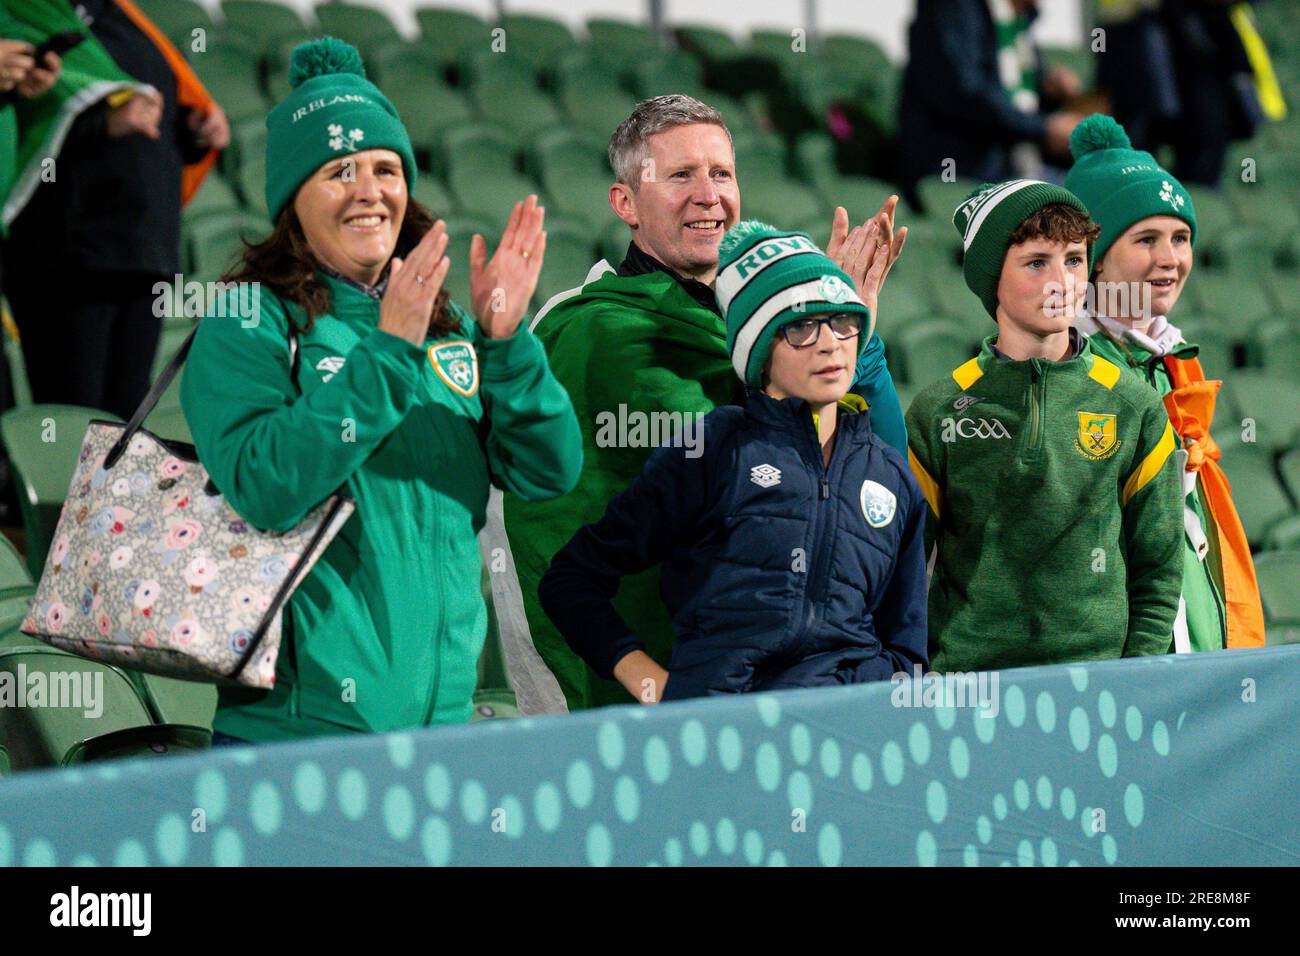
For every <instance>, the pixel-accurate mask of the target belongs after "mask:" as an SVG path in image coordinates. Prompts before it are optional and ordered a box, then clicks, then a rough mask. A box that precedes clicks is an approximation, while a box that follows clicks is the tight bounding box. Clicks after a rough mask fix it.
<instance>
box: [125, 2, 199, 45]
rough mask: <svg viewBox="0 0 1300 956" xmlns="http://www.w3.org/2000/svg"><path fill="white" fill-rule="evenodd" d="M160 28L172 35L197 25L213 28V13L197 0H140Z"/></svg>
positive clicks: (144, 10) (141, 6)
mask: <svg viewBox="0 0 1300 956" xmlns="http://www.w3.org/2000/svg"><path fill="white" fill-rule="evenodd" d="M136 6H138V7H139V8H140V11H141V12H142V13H143V14H144V15H145V16H146V17H148V18H149V19H150V20H151V21H152V22H153V24H154V26H156V27H157V28H158V29H159V30H161V31H162V32H163V33H165V34H167V36H168V37H171V36H173V35H176V34H182V33H183V34H188V33H189V32H190V31H191V30H193V29H194V28H195V27H202V28H204V29H205V30H211V29H212V28H213V27H214V25H215V24H214V23H213V22H212V15H211V14H210V13H208V11H207V9H206V8H205V7H204V6H203V4H201V3H198V2H196V0H139V2H138V3H137V4H136Z"/></svg>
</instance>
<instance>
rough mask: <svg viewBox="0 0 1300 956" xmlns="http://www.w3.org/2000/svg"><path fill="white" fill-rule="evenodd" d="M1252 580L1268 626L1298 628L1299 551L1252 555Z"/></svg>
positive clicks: (1299, 597) (1299, 606)
mask: <svg viewBox="0 0 1300 956" xmlns="http://www.w3.org/2000/svg"><path fill="white" fill-rule="evenodd" d="M1255 576H1256V577H1257V578H1258V579H1259V593H1260V597H1262V598H1263V600H1264V617H1265V619H1266V620H1267V621H1268V622H1269V623H1271V624H1283V623H1285V624H1300V588H1297V587H1296V582H1297V581H1300V551H1265V552H1263V553H1262V554H1257V555H1255Z"/></svg>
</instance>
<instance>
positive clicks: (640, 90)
mask: <svg viewBox="0 0 1300 956" xmlns="http://www.w3.org/2000/svg"><path fill="white" fill-rule="evenodd" d="M632 84H633V88H634V89H635V90H636V95H637V98H638V99H642V100H648V99H650V98H651V97H652V96H662V95H664V94H666V93H685V94H686V95H687V96H693V97H695V98H696V99H697V100H702V101H704V102H708V101H709V97H710V96H712V95H713V94H712V93H711V92H710V91H709V90H708V89H707V88H706V87H705V85H704V68H703V66H702V65H701V64H700V61H699V60H697V59H696V58H695V57H693V56H691V55H690V54H689V53H686V52H684V51H682V50H674V51H672V52H671V53H663V54H660V55H658V56H653V57H649V58H648V59H646V60H644V61H642V62H641V63H638V64H637V65H636V66H635V67H633V78H632ZM715 108H716V107H715ZM723 118H724V119H726V116H725V114H724V116H723Z"/></svg>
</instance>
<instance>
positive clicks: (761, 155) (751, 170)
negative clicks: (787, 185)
mask: <svg viewBox="0 0 1300 956" xmlns="http://www.w3.org/2000/svg"><path fill="white" fill-rule="evenodd" d="M731 141H732V145H733V146H734V147H735V151H736V176H737V178H738V179H739V180H740V185H741V197H742V199H743V198H744V192H745V186H746V185H748V183H749V182H750V181H751V180H753V179H757V178H762V179H781V180H784V179H786V178H787V177H786V155H785V140H783V139H782V138H781V137H780V136H779V135H777V134H776V133H773V132H764V133H759V132H755V131H753V130H733V131H732V133H731Z"/></svg>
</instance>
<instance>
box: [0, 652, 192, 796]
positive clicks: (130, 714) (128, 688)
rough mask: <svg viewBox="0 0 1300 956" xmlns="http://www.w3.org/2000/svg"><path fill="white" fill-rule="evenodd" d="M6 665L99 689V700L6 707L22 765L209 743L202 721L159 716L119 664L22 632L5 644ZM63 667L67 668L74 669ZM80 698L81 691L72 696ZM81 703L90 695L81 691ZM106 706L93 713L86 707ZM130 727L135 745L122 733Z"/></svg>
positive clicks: (11, 741) (2, 718) (14, 760)
mask: <svg viewBox="0 0 1300 956" xmlns="http://www.w3.org/2000/svg"><path fill="white" fill-rule="evenodd" d="M0 672H5V673H7V674H8V675H10V680H11V681H15V682H16V681H17V680H18V679H19V675H23V676H24V677H25V679H26V681H27V682H28V686H29V687H31V686H33V685H32V680H33V675H35V674H38V673H39V674H43V675H45V684H46V686H47V688H50V689H51V692H52V688H54V687H55V686H56V685H58V686H60V687H61V688H64V689H67V690H68V691H69V692H70V688H71V687H72V686H73V684H74V683H75V685H76V686H77V688H78V690H80V689H81V688H83V687H85V682H86V681H87V680H89V681H91V682H93V683H92V684H91V687H92V688H94V692H95V693H96V696H97V697H98V700H97V701H96V702H95V703H96V707H95V708H87V707H85V706H83V707H53V706H26V707H2V708H0V739H3V740H4V741H5V745H6V747H7V748H8V750H9V759H10V763H11V765H12V769H13V770H15V771H20V770H26V769H34V768H37V767H50V766H60V765H70V764H75V763H83V762H85V761H87V760H97V759H106V758H108V757H114V756H126V755H131V756H135V755H148V754H156V753H161V752H166V751H168V750H171V749H181V750H199V749H203V748H205V747H206V746H207V745H208V739H209V736H210V735H209V734H207V733H206V732H204V731H203V730H202V728H189V729H182V728H177V727H171V726H160V725H156V724H154V721H153V718H152V716H151V715H150V713H149V708H148V706H147V704H146V702H145V700H144V699H143V698H142V697H141V695H140V693H139V691H138V689H137V688H136V686H135V684H134V683H133V682H132V680H131V679H130V678H129V677H128V676H127V674H126V673H125V672H124V671H122V670H121V669H120V668H117V667H113V666H110V665H107V664H103V663H101V662H99V661H94V660H88V659H86V658H82V657H78V656H75V655H73V654H69V653H67V652H65V651H61V650H58V649H57V648H53V647H50V646H48V645H46V644H43V643H42V642H41V641H39V640H37V639H36V638H29V637H26V636H25V635H19V637H18V638H17V639H6V640H4V642H3V646H0ZM63 675H68V676H67V677H65V676H63ZM73 699H74V700H75V698H73ZM80 703H82V704H86V703H88V702H87V701H86V699H85V698H84V697H82V699H81V701H80ZM101 707H102V710H101V711H100V712H99V714H98V716H87V713H86V712H87V710H88V709H91V710H99V709H100V708H101ZM124 732H132V733H130V739H131V741H132V744H131V746H129V747H128V746H125V743H124V741H122V739H121V738H120V737H119V736H118V735H122V734H124Z"/></svg>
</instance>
